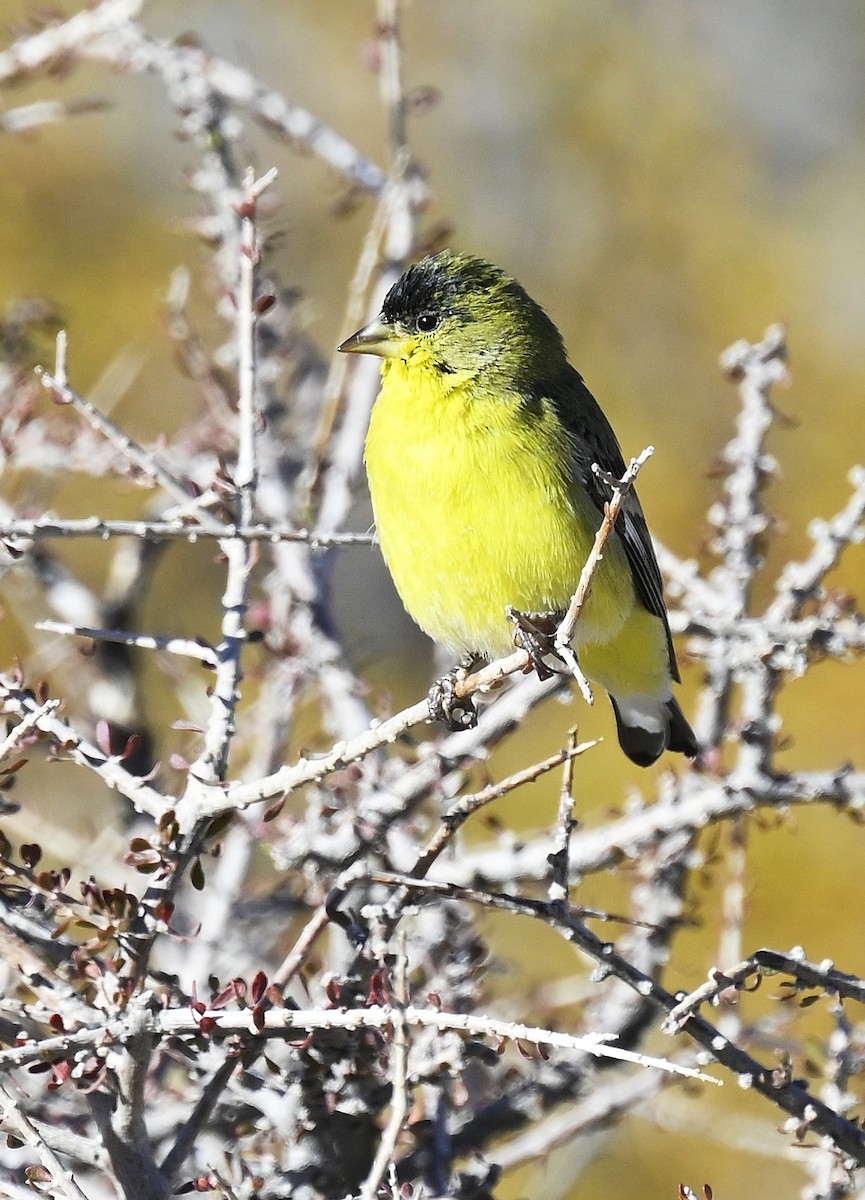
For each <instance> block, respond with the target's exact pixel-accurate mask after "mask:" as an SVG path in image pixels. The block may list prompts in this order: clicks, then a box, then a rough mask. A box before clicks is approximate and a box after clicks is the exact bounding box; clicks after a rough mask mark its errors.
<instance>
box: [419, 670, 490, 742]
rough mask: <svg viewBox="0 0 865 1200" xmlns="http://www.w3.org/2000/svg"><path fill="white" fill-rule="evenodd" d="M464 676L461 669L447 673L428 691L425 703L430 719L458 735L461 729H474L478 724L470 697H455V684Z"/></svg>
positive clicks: (476, 711) (476, 713) (476, 712)
mask: <svg viewBox="0 0 865 1200" xmlns="http://www.w3.org/2000/svg"><path fill="white" fill-rule="evenodd" d="M462 674H464V671H463V669H462V668H461V667H457V668H455V669H454V670H453V671H449V672H448V674H447V675H443V676H442V677H441V679H437V680H436V681H435V683H434V684H433V685H432V687H431V688H430V690H429V696H428V698H427V703H428V705H429V714H430V719H431V720H433V721H441V723H442V724H443V725H445V726H446V727H447V728H448V729H449V730H450V731H451V733H459V732H460V731H461V730H463V729H474V727H475V725H477V723H478V710H477V709H476V708H475V704H474V701H473V700H472V698H471V696H457V694H456V684H457V680H458V679H459V678H460V676H461V675H462Z"/></svg>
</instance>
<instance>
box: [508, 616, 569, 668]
mask: <svg viewBox="0 0 865 1200" xmlns="http://www.w3.org/2000/svg"><path fill="white" fill-rule="evenodd" d="M563 615H564V614H563V613H550V612H520V610H519V609H517V608H508V620H509V621H510V623H511V624H512V625H513V627H514V645H515V646H516V647H517V648H518V649H519V650H525V652H526V654H528V656H529V659H530V663H531V666H532V667H534V669H535V670H536V671H537V673H538V679H549V678H550V677H551V676H552V675H567V674H568V669H567V665H566V664H565V663H564V662H563V660H562V656H561V655H560V654H559V652H558V650H556V646H555V640H556V630H557V629H558V627H559V622H560V621H561V619H562V616H563ZM549 659H554V660H555V661H554V662H552V663H551V662H549V661H548V660H549Z"/></svg>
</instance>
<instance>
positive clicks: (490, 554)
mask: <svg viewBox="0 0 865 1200" xmlns="http://www.w3.org/2000/svg"><path fill="white" fill-rule="evenodd" d="M339 349H340V350H342V351H347V352H352V353H361V354H375V355H378V356H380V357H381V359H382V360H383V361H382V385H381V391H380V393H379V396H378V399H377V400H376V403H375V406H374V408H373V412H372V418H371V421H370V427H369V433H368V435H367V439H366V466H367V474H368V476H369V487H370V494H371V497H372V506H373V512H374V515H375V524H376V530H377V533H378V539H379V542H380V544H381V549H382V553H383V555H384V559H385V562H386V563H387V566H388V568H389V570H390V573H391V575H392V576H393V580H394V583H395V584H396V588H397V591H398V592H399V594H400V596H401V598H402V601H403V603H404V604H405V607H406V609H407V610H408V612H409V613H410V614H411V616H412V617H413V618H414V620H415V621H416V622H417V623H418V625H420V627H421V628H422V629H423V630H425V631H426V632H427V633H428V634H429V635H430V637H432V638H434V639H435V641H437V642H440V643H441V644H442V645H444V646H446V647H448V648H449V649H450V650H452V651H455V652H457V653H459V654H461V655H465V656H474V657H477V656H479V655H482V656H485V657H497V656H499V655H503V654H507V653H509V652H510V651H511V650H512V649H513V645H514V624H513V620H512V618H510V619H509V615H508V614H509V612H510V611H511V610H517V612H518V613H524V614H530V616H529V617H528V619H527V620H525V621H522V622H521V624H523V625H524V626H525V625H532V624H534V625H540V626H541V627H543V625H544V622H545V621H546V622H547V624H548V625H549V624H550V623H551V622H552V619H553V617H557V618H560V617H561V615H562V614H563V613H564V611H565V610H566V609H567V607H568V604H569V602H570V599H571V596H572V594H573V592H574V591H575V589H576V585H577V581H578V580H579V577H580V572H581V570H582V568H583V565H584V563H585V561H586V557H587V556H588V554H589V551H590V550H591V547H592V543H593V541H594V537H595V533H596V531H597V529H598V526H599V524H600V522H601V519H602V515H603V509H604V503H605V501H606V500H608V499H609V492H608V490H607V489H605V487H604V485H603V484H602V483H601V482H600V481H599V480H598V479H597V478H596V476H595V475H594V474H593V472H592V469H591V468H592V463H597V464H598V465H599V466H600V467H602V468H603V469H604V470H605V471H609V472H611V473H612V474H613V475H616V476H619V477H621V475H622V474H623V473H624V470H625V464H624V462H623V460H622V453H621V450H620V449H619V444H618V442H617V441H616V436H615V434H614V433H613V430H612V429H611V427H610V424H609V422H608V421H607V418H606V417H605V416H604V414H603V412H602V411H601V408H600V407H599V405H598V403H597V401H596V400H595V399H594V397H593V396H592V394H591V393H590V392H589V390H588V388H587V387H586V385H585V384H584V382H583V379H582V377H581V376H580V375H579V373H578V372H577V371H576V370H575V369H574V368H573V367H572V366H571V364H570V363H569V362H568V359H567V353H566V351H565V347H564V343H563V341H562V336H561V334H560V333H559V331H558V329H557V328H556V326H555V325H554V324H553V322H552V321H551V320H550V318H549V317H548V316H547V315H546V313H545V312H544V311H543V309H542V308H541V307H540V306H539V305H538V304H536V303H535V301H534V300H532V299H531V297H530V296H529V295H528V294H527V293H526V292H525V290H524V289H523V288H522V287H521V286H520V285H519V284H518V283H517V282H516V280H514V279H512V278H511V277H510V276H509V275H507V274H505V272H504V271H502V270H500V269H499V268H498V267H495V266H493V265H492V264H490V263H488V262H484V261H483V260H482V259H478V258H473V257H470V256H468V255H463V254H453V253H450V252H447V251H446V252H444V253H442V254H437V255H435V256H433V257H430V258H426V259H424V260H423V261H422V262H419V263H417V264H416V265H415V266H412V267H410V268H409V269H408V270H407V271H406V272H405V274H404V275H403V276H402V277H401V278H400V279H399V280H398V281H397V283H396V284H394V286H393V287H392V288H391V290H390V292H389V293H388V295H387V296H386V298H385V301H384V304H383V305H382V310H381V313H380V315H379V316H378V317H377V318H376V319H375V320H373V321H371V322H370V323H369V324H368V325H366V326H365V327H364V328H363V329H361V330H359V331H358V332H357V333H355V334H353V336H352V337H350V338H348V339H347V340H346V341H345V342H343V343H342V345H341V346H340V347H339ZM541 614H543V616H541ZM518 640H519V641H520V642H521V644H526V641H527V638H526V636H525V635H522V636H520V635H518ZM575 650H576V653H577V656H578V660H579V663H580V665H581V667H582V669H583V671H584V672H585V674H586V675H587V676H588V678H589V679H591V680H594V681H595V682H597V683H599V684H600V685H601V686H602V687H604V688H605V689H606V690H607V692H608V693H609V695H610V699H611V701H612V704H613V710H614V712H615V715H616V724H617V727H618V734H619V742H620V743H621V746H622V749H623V750H624V752H625V754H627V755H628V757H629V758H631V759H632V760H633V761H634V762H635V763H638V764H639V765H640V766H648V765H649V764H651V763H653V762H654V761H655V760H656V759H657V758H658V756H659V755H660V754H661V753H662V752H663V751H664V750H665V749H669V750H676V751H679V752H681V753H683V754H686V755H689V756H690V757H694V756H695V755H696V754H697V753H698V749H699V747H698V744H697V740H696V738H695V736H694V733H693V731H692V730H691V728H690V726H689V725H688V722H687V721H686V720H685V717H684V716H683V714H682V710H681V709H680V708H679V705H678V703H677V702H676V700H675V699H674V697H673V687H672V685H673V681H674V680H675V681H678V680H679V671H678V667H677V665H676V656H675V653H674V651H673V644H672V640H671V637H670V630H669V625H668V623H667V611H666V608H665V606H664V597H663V585H662V582H661V574H660V571H659V569H658V564H657V560H656V558H655V553H654V550H653V548H652V542H651V538H650V536H649V531H648V529H647V527H646V521H645V518H644V517H643V510H642V508H641V507H640V502H639V500H638V498H637V495H636V493H635V492H634V491H633V490H632V491H631V492H630V493H629V495H628V497H627V499H626V501H625V504H624V507H623V509H622V512H621V514H620V516H619V520H618V522H617V524H616V528H615V531H614V533H613V536H612V538H611V540H610V542H609V543H608V545H607V550H606V552H605V555H604V558H603V561H602V562H601V565H600V569H599V570H598V572H597V574H596V575H595V577H594V581H593V583H592V590H591V594H590V596H589V599H588V601H587V603H586V606H585V608H584V609H583V612H582V615H581V617H580V621H579V623H578V626H577V632H576V635H575ZM459 707H460V708H463V710H464V711H465V707H466V706H465V704H464V702H461V703H460V705H459ZM469 707H470V706H469ZM437 715H440V716H441V715H445V717H446V716H447V713H445V714H442V712H441V711H439V712H438V713H437ZM473 715H474V714H473V710H472V711H471V714H470V718H469V719H471V717H473ZM463 723H465V716H464V718H463Z"/></svg>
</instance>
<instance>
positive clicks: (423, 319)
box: [417, 312, 439, 333]
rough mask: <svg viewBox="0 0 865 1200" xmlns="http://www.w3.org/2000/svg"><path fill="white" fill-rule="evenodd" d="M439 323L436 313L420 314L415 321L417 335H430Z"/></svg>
mask: <svg viewBox="0 0 865 1200" xmlns="http://www.w3.org/2000/svg"><path fill="white" fill-rule="evenodd" d="M438 323H439V316H438V313H434V312H422V313H421V314H420V316H419V317H418V319H417V328H418V333H432V331H433V330H434V329H436V328H437V326H438Z"/></svg>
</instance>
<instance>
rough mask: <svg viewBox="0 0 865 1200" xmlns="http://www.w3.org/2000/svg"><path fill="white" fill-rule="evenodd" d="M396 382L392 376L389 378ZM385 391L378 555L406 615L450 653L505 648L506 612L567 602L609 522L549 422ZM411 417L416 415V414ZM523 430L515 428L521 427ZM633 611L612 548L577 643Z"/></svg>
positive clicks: (602, 637)
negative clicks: (572, 469) (572, 471)
mask: <svg viewBox="0 0 865 1200" xmlns="http://www.w3.org/2000/svg"><path fill="white" fill-rule="evenodd" d="M394 382H397V381H394ZM388 383H389V381H388V376H387V375H386V377H385V385H384V387H383V389H382V393H381V395H380V396H379V399H378V401H377V402H376V405H375V408H374V410H373V415H372V420H371V422H370V430H369V434H368V437H367V447H366V459H367V472H368V475H369V484H370V493H371V496H372V503H373V510H374V514H375V522H376V529H377V532H378V538H379V541H380V544H381V548H382V553H383V555H384V558H385V561H386V562H387V565H388V568H389V569H390V572H391V575H392V576H393V580H394V583H395V584H396V587H397V591H398V592H399V594H400V597H401V598H402V601H403V603H404V604H405V607H406V608H407V610H408V611H409V613H410V614H411V615H412V617H413V618H414V619H415V621H417V623H418V625H420V626H421V628H422V629H424V630H425V631H426V632H427V633H428V634H429V635H430V636H431V637H432V638H434V639H435V640H436V641H438V642H440V643H442V644H443V645H445V646H447V647H449V648H450V649H452V650H454V651H457V652H460V653H465V652H482V653H485V654H489V655H493V656H495V655H500V654H505V653H507V652H508V651H509V650H510V649H512V647H513V631H512V627H511V625H510V623H509V622H508V620H507V616H506V608H507V606H508V605H511V606H513V607H514V608H517V609H520V610H524V611H537V612H553V611H562V610H564V609H565V608H567V605H568V603H569V601H570V598H571V596H572V594H573V592H574V590H575V589H576V586H577V581H578V579H579V575H580V571H581V570H582V567H583V564H584V563H585V560H586V557H587V556H588V553H589V551H590V549H591V546H592V542H593V539H594V534H595V530H596V529H597V526H598V524H599V523H600V516H599V514H598V511H597V509H596V508H595V507H594V505H593V504H592V503H591V501H590V500H589V498H588V496H586V495H585V494H584V493H583V492H582V491H581V490H580V489H579V488H575V487H574V486H573V485H572V483H571V481H570V479H569V473H568V471H567V469H566V468H565V467H564V466H563V464H565V463H566V462H567V457H568V447H567V445H564V444H562V439H561V436H560V435H558V434H557V433H556V431H555V429H554V428H553V427H552V422H551V421H550V422H547V421H545V420H544V418H543V417H535V416H534V415H533V416H532V418H531V419H529V420H526V419H524V418H521V417H515V416H514V415H513V414H512V412H510V411H509V410H507V409H506V408H505V407H504V406H503V405H501V404H496V405H495V406H494V408H492V412H493V413H494V414H495V417H496V419H495V420H494V421H493V422H491V421H490V419H489V417H485V416H483V409H481V408H479V405H478V403H477V401H473V402H471V403H467V402H466V401H464V400H462V399H460V398H459V396H453V395H450V396H442V395H437V396H435V397H430V396H429V395H427V394H425V393H424V392H423V391H421V392H418V391H417V390H416V389H415V391H414V392H407V390H406V387H405V381H404V380H403V381H398V386H388ZM409 410H410V411H409ZM516 422H519V424H516ZM633 609H634V589H633V584H632V581H631V574H630V570H629V569H628V566H627V563H626V562H625V555H624V551H623V549H622V547H621V545H620V544H619V542H618V541H617V540H615V539H614V541H613V542H612V543H611V544H610V545H609V546H608V548H607V553H606V559H605V561H604V563H602V565H601V569H600V571H599V572H598V574H597V575H596V577H595V581H594V584H593V587H592V594H591V597H590V599H589V602H588V604H587V606H586V609H585V610H584V613H583V617H582V619H581V622H580V628H579V630H578V634H577V639H576V640H577V645H578V647H579V646H580V645H589V644H596V645H597V644H603V643H605V642H608V641H609V640H610V639H612V638H614V637H615V636H616V635H617V634H618V633H619V631H620V630H621V629H622V628H623V626H624V625H625V623H626V622H627V621H628V618H629V616H630V614H631V612H632V610H633Z"/></svg>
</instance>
